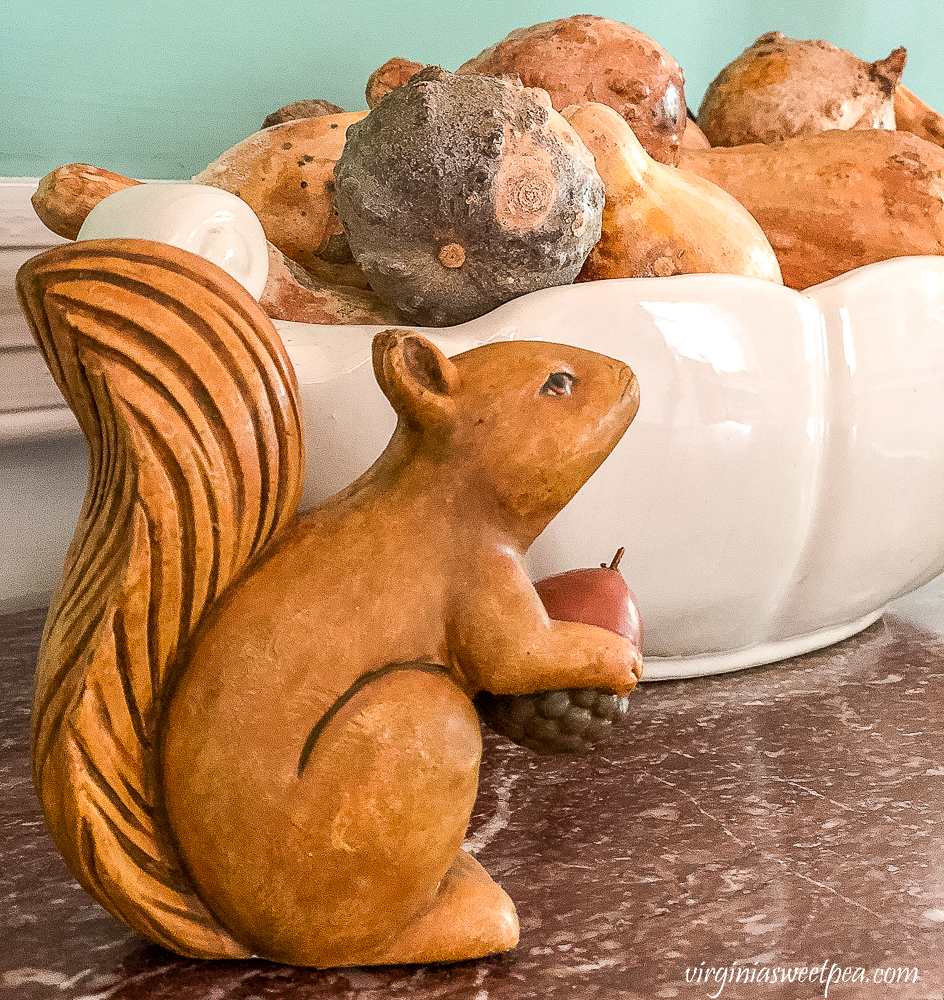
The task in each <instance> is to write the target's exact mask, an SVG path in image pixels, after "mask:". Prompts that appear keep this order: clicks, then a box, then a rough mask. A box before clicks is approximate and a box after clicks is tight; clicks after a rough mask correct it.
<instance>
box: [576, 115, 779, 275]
mask: <svg viewBox="0 0 944 1000" xmlns="http://www.w3.org/2000/svg"><path fill="white" fill-rule="evenodd" d="M563 115H564V118H566V119H567V121H568V122H569V123H570V125H571V127H572V128H573V129H574V131H576V132H577V134H578V135H579V136H580V138H581V139H582V140H583V142H584V145H585V146H586V147H587V148H588V149H589V150H590V152H591V153H592V154H593V156H594V160H595V162H596V167H597V171H598V173H599V174H600V176H601V178H602V179H603V184H604V187H605V188H606V205H605V207H604V209H603V234H602V236H601V238H600V241H599V242H598V243H597V244H596V246H595V247H594V248H593V250H592V251H591V252H590V256H589V257H588V258H587V260H586V262H585V264H584V266H583V269H582V270H581V272H580V276H579V278H578V280H581V281H590V280H594V279H598V278H637V277H666V276H668V275H672V274H700V273H709V272H713V273H722V274H743V275H748V276H750V277H756V278H765V279H767V280H768V281H775V282H780V269H779V267H778V265H777V258H776V256H775V255H774V252H773V250H772V249H771V247H770V244H769V243H768V241H767V238H766V237H765V236H764V233H763V231H762V230H761V228H760V226H758V224H757V223H756V222H755V221H754V219H753V218H751V216H750V214H749V213H748V211H747V210H746V209H745V208H744V207H743V206H742V205H741V204H739V203H738V202H737V201H735V199H734V198H732V197H731V196H730V195H728V194H727V193H725V192H724V191H722V190H721V189H720V188H719V187H717V186H716V185H714V184H711V183H709V182H707V181H705V180H703V179H702V178H701V177H697V176H695V175H694V174H691V173H688V172H687V171H685V170H680V169H678V168H676V167H671V166H668V165H666V164H663V163H658V162H657V161H656V160H654V159H653V158H652V157H651V156H649V154H648V153H647V152H646V151H645V150H644V149H643V147H642V145H641V144H640V143H639V141H638V139H637V138H636V136H635V135H634V134H633V130H632V129H631V128H630V127H629V126H628V125H627V124H626V122H625V121H624V120H623V118H622V117H621V116H620V115H619V114H617V113H616V112H615V111H614V110H613V109H612V108H610V107H607V106H606V105H603V104H580V105H575V106H573V107H570V108H566V109H565V110H564V112H563Z"/></svg>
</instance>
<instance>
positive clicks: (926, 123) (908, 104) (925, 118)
mask: <svg viewBox="0 0 944 1000" xmlns="http://www.w3.org/2000/svg"><path fill="white" fill-rule="evenodd" d="M895 127H896V128H898V129H901V130H902V131H903V132H911V133H912V134H913V135H916V136H918V137H919V138H921V139H927V141H928V142H933V143H935V145H938V146H944V115H942V114H941V113H940V111H935V110H934V108H932V107H931V105H930V104H926V103H925V102H924V101H922V100H921V98H920V97H918V95H917V94H913V93H912V92H911V91H910V90H909V89H908V88H907V87H903V86H902V85H901V84H900V83H899V84H898V86H897V87H896V88H895Z"/></svg>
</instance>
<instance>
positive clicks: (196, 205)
mask: <svg viewBox="0 0 944 1000" xmlns="http://www.w3.org/2000/svg"><path fill="white" fill-rule="evenodd" d="M113 237H133V238H136V239H141V240H155V241H156V242H158V243H170V244H171V246H175V247H180V249H181V250H189V251H190V252H191V253H195V254H196V255H197V256H198V257H203V258H204V259H205V260H209V261H212V262H213V263H214V264H217V265H218V266H219V267H221V268H223V270H224V271H226V272H227V274H230V275H232V276H233V277H234V278H235V279H236V280H237V281H238V282H240V284H242V285H243V286H244V287H245V288H246V289H247V290H248V291H249V293H250V294H251V295H252V296H253V297H254V298H257V299H258V298H259V296H260V295H261V294H262V291H263V289H264V288H265V284H266V279H267V278H268V276H269V254H268V249H267V245H266V237H265V232H264V230H263V228H262V223H261V222H260V221H259V219H258V216H257V215H256V213H255V212H253V210H252V209H251V208H250V207H249V206H248V205H247V204H246V203H245V202H244V201H242V200H241V199H239V198H237V197H236V195H234V194H230V192H229V191H221V190H219V189H217V188H211V187H204V186H201V185H199V184H183V183H182V184H171V183H159V184H137V185H135V186H134V187H128V188H124V189H123V190H121V191H116V192H115V193H114V194H111V195H109V196H108V197H107V198H104V199H103V200H102V201H100V202H99V203H98V204H97V205H96V206H95V207H94V208H93V209H92V211H91V212H89V214H88V215H87V216H86V218H85V222H83V223H82V228H81V229H80V230H79V239H80V240H99V239H102V240H104V239H111V238H113Z"/></svg>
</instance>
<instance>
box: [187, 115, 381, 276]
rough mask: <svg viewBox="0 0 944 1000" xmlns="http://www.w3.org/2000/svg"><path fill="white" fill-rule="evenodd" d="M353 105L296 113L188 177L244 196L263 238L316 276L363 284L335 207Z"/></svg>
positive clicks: (252, 136) (359, 116)
mask: <svg viewBox="0 0 944 1000" xmlns="http://www.w3.org/2000/svg"><path fill="white" fill-rule="evenodd" d="M366 115H367V112H366V111H356V112H351V113H345V114H339V115H320V116H318V117H317V118H300V119H296V120H294V121H288V122H285V123H284V124H282V125H273V126H272V127H271V128H265V129H262V130H261V131H259V132H255V133H253V134H252V135H250V136H248V137H247V138H245V139H243V140H242V142H239V143H237V144H236V145H235V146H233V147H232V148H231V149H228V150H227V151H226V152H225V153H223V154H222V155H221V156H219V157H218V158H217V159H216V160H214V161H213V162H212V163H211V164H210V165H209V166H207V167H206V168H205V169H203V170H201V171H200V173H198V174H197V175H196V176H194V178H193V181H194V183H196V184H208V185H210V186H211V187H218V188H222V189H223V190H224V191H229V192H230V193H232V194H235V195H237V196H238V197H240V198H242V200H243V201H244V202H246V204H248V205H249V206H250V207H251V208H252V209H253V211H254V212H255V213H256V215H258V216H259V221H260V222H261V223H262V228H263V229H264V230H265V233H266V236H267V237H268V238H269V239H270V240H271V241H272V242H273V243H274V244H275V245H276V246H277V247H278V248H279V249H280V250H281V251H282V253H284V254H285V256H286V257H288V258H289V259H290V260H294V261H295V262H296V263H297V264H300V265H301V266H302V267H303V268H305V270H306V271H308V272H309V273H310V274H312V275H314V276H315V277H317V278H321V279H322V280H324V281H328V282H331V283H333V284H350V285H354V286H357V287H360V288H367V287H369V286H368V283H367V280H366V279H365V278H364V276H363V275H362V274H361V273H360V269H359V268H358V267H357V266H356V265H355V264H354V263H353V262H351V258H350V250H349V249H348V247H347V241H346V240H345V238H344V232H343V229H342V228H341V224H340V222H339V221H338V216H337V212H336V211H335V205H334V165H335V163H336V162H337V159H338V157H339V156H340V155H341V152H342V150H343V149H344V141H345V137H346V135H347V130H348V127H349V126H351V125H353V124H354V123H355V122H358V121H360V120H361V119H362V118H364V117H365V116H366Z"/></svg>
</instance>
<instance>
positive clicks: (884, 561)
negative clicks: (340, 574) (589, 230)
mask: <svg viewBox="0 0 944 1000" xmlns="http://www.w3.org/2000/svg"><path fill="white" fill-rule="evenodd" d="M277 326H278V327H279V329H280V331H281V333H282V335H283V337H284V339H285V341H286V343H287V345H288V349H289V353H290V354H291V356H292V359H293V361H294V363H295V366H296V370H297V373H298V378H299V381H300V383H301V388H302V394H303V400H304V405H305V417H306V427H307V434H308V451H309V454H308V479H307V481H308V483H309V486H308V493H307V494H306V501H315V500H318V499H321V498H322V497H324V496H326V495H327V494H329V493H330V492H333V491H334V490H335V489H337V488H340V487H341V486H344V485H346V484H347V483H348V482H350V480H351V479H352V478H353V477H354V476H356V475H357V474H359V473H360V472H361V471H363V470H364V469H365V468H366V467H367V466H368V465H369V464H370V463H371V461H373V459H374V457H375V456H376V455H377V454H379V452H380V450H381V449H382V447H383V445H384V444H385V442H386V440H387V438H388V436H389V434H390V432H391V431H392V428H393V414H392V411H390V409H389V407H388V406H387V404H386V401H385V400H384V399H383V397H382V396H381V394H380V392H379V390H378V389H377V387H376V385H375V383H374V381H373V377H372V375H371V371H370V365H369V345H370V340H371V337H372V335H373V333H374V332H375V331H376V330H377V329H379V328H378V327H324V326H309V325H302V324H292V323H278V324H277ZM423 332H424V333H425V334H426V335H427V336H429V337H430V338H431V339H432V340H434V341H435V342H436V343H437V344H438V345H439V346H440V347H441V348H442V349H443V350H445V351H446V352H447V353H451V354H454V353H457V352H459V351H462V350H466V349H468V348H470V347H473V346H475V345H476V344H480V343H484V342H485V341H489V340H495V339H511V338H531V339H541V340H548V341H557V342H561V343H567V344H573V345H575V346H578V347H585V348H589V349H592V350H596V351H600V352H602V353H604V354H608V355H611V356H612V357H615V358H619V359H620V360H622V361H625V362H626V363H627V364H629V365H630V366H631V367H632V368H633V370H634V371H635V372H636V375H637V377H638V379H639V383H640V387H641V394H642V404H641V406H640V410H639V415H638V416H637V418H636V420H635V422H634V423H633V425H632V427H630V429H629V431H628V432H627V434H626V436H625V437H624V438H623V440H622V441H621V442H620V444H619V445H618V446H617V449H616V451H614V453H613V454H612V455H611V456H610V458H609V459H608V460H607V461H606V462H605V463H604V465H603V466H602V468H601V469H600V470H599V471H598V472H597V473H596V474H595V475H594V476H593V478H592V479H591V480H590V482H589V483H588V484H587V485H586V486H585V487H584V489H583V490H582V491H581V493H580V494H579V495H578V496H577V498H576V499H575V500H574V501H573V502H572V503H571V504H570V506H569V507H568V508H567V509H566V510H565V511H564V512H563V514H561V515H560V516H559V517H558V518H557V519H556V520H555V521H554V523H552V524H551V526H550V527H549V528H548V529H547V530H546V531H545V533H544V534H543V535H542V536H541V538H540V539H539V540H538V541H537V543H536V544H535V546H534V548H533V549H532V552H531V568H532V571H533V574H534V576H536V577H537V576H544V575H547V574H550V573H554V572H559V571H561V570H565V569H571V568H574V567H578V566H592V565H595V564H597V563H599V562H602V561H604V560H607V559H609V558H610V556H612V553H613V552H615V551H616V549H617V548H618V547H619V546H620V545H625V546H626V548H627V555H626V557H625V559H624V561H623V565H622V568H623V569H624V572H625V575H626V577H627V580H628V581H629V583H630V584H631V585H632V587H633V589H634V591H635V592H636V596H637V598H638V600H639V603H640V606H641V609H642V613H643V617H644V620H645V640H646V648H645V653H646V671H647V679H649V680H653V679H658V678H663V677H679V676H691V675H697V674H704V673H717V672H722V671H725V670H734V669H739V668H742V667H746V666H751V665H755V664H758V663H767V662H772V661H775V660H778V659H781V658H783V657H785V656H789V655H794V654H796V653H799V652H803V651H806V650H809V649H814V648H817V647H819V646H823V645H826V644H828V643H830V642H833V641H835V640H837V639H840V638H843V637H844V636H846V635H849V634H852V633H853V632H855V631H857V630H858V629H860V628H862V627H864V626H865V625H867V624H869V623H870V622H871V621H874V620H875V618H877V617H878V616H879V615H880V614H881V611H882V609H883V607H884V605H885V604H886V603H887V602H888V601H889V600H891V599H892V598H894V597H897V596H899V595H901V594H904V593H907V592H909V591H911V590H913V589H915V588H916V587H918V586H920V585H921V584H923V583H925V582H926V581H928V580H929V579H931V578H932V577H933V576H936V575H937V574H938V573H940V572H941V571H942V570H944V258H938V257H913V258H900V259H897V260H893V261H886V262H883V263H880V264H874V265H871V266H869V267H866V268H861V269H859V270H857V271H853V272H851V273H849V274H848V275H845V276H843V277H841V278H837V279H834V280H833V281H831V282H828V283H826V284H823V285H819V286H817V287H816V288H813V289H810V290H808V291H807V292H806V293H802V294H801V293H798V292H794V291H792V290H790V289H787V288H783V287H780V286H776V285H773V284H770V283H768V282H765V281H761V280H758V279H751V278H741V277H734V276H722V275H684V276H679V277H673V278H658V279H623V280H616V281H600V282H591V283H585V284H580V285H574V286H567V287H563V288H552V289H546V290H544V291H540V292H536V293H533V294H531V295H528V296H525V297H523V298H520V299H517V300H515V301H512V302H510V303H508V304H506V305H505V306H503V307H501V308H500V309H498V310H495V311H494V312H492V313H490V314H489V315H487V316H484V317H482V318H480V319H477V320H474V321H472V322H470V323H466V324H463V325H462V326H458V327H452V328H448V329H439V330H425V331H423Z"/></svg>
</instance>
